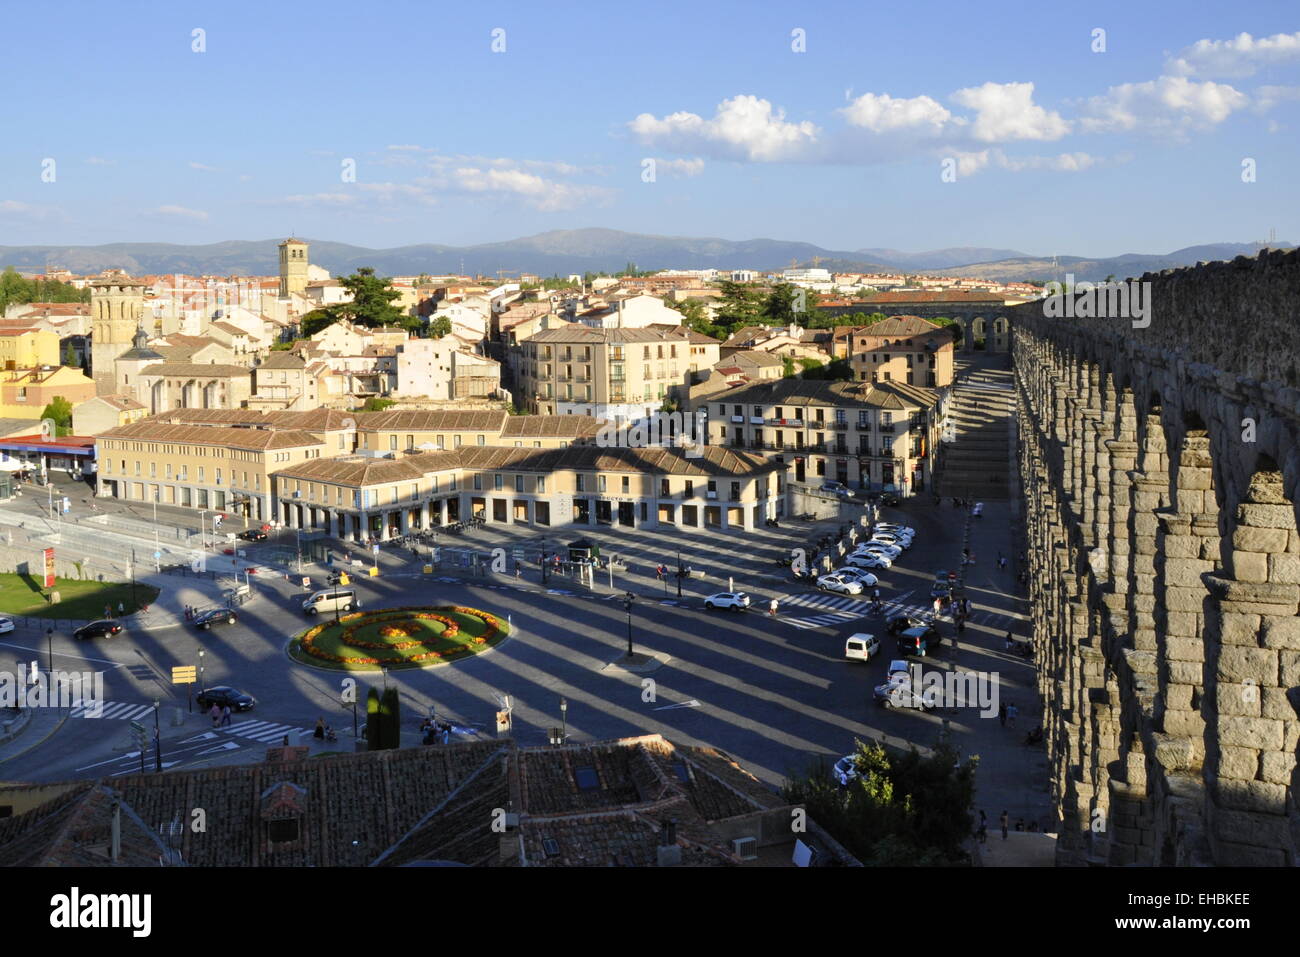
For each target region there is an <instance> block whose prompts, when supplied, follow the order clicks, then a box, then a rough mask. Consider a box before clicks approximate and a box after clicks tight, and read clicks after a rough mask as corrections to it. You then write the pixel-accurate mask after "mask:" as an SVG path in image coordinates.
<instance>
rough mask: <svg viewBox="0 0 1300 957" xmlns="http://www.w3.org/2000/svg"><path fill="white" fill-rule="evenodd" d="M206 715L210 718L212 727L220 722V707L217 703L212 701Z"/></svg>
mask: <svg viewBox="0 0 1300 957" xmlns="http://www.w3.org/2000/svg"><path fill="white" fill-rule="evenodd" d="M208 717H209V718H211V719H212V727H214V728H215V727H217V726H218V725H219V724H220V723H221V709H220V708H218V707H217V703H216V702H215V701H214V702H212V707H211V708H209V709H208Z"/></svg>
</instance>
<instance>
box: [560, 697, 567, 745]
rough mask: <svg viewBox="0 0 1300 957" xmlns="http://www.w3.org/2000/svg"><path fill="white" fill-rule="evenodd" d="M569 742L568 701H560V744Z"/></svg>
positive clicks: (564, 699)
mask: <svg viewBox="0 0 1300 957" xmlns="http://www.w3.org/2000/svg"><path fill="white" fill-rule="evenodd" d="M568 740H569V699H568V698H561V699H560V743H561V744H563V743H564V742H566V741H568Z"/></svg>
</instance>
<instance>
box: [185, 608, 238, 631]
mask: <svg viewBox="0 0 1300 957" xmlns="http://www.w3.org/2000/svg"><path fill="white" fill-rule="evenodd" d="M238 618H239V616H238V615H236V614H235V613H234V612H233V611H231V610H230V609H229V608H209V609H208V610H207V611H201V612H199V613H198V614H197V615H195V616H194V624H196V625H198V626H199V627H200V628H202V629H203V630H204V631H207V630H208V629H209V628H211V627H212V626H213V625H219V624H221V623H223V622H224V623H225V624H227V625H233V624H234V623H235V622H236V620H238Z"/></svg>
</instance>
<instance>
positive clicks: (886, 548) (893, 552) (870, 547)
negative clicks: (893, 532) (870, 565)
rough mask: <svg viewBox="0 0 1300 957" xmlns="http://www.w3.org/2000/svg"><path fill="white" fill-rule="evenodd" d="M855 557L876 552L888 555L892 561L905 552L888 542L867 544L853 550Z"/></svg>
mask: <svg viewBox="0 0 1300 957" xmlns="http://www.w3.org/2000/svg"><path fill="white" fill-rule="evenodd" d="M853 552H854V554H855V555H863V554H866V553H868V552H875V553H876V554H878V555H888V556H889V558H890V560H891V561H892V560H893V559H895V558H897V557H898V556H899V555H901V554H903V550H902V549H901V548H899V547H898V546H897V545H890V544H889V543H888V542H866V543H865V544H862V545H859V546H858V547H857V548H855V549H854V550H853Z"/></svg>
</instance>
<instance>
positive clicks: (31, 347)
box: [0, 329, 59, 369]
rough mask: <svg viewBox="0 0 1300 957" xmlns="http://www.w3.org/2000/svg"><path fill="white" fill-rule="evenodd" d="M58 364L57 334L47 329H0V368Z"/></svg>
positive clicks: (23, 367) (28, 367)
mask: <svg viewBox="0 0 1300 957" xmlns="http://www.w3.org/2000/svg"><path fill="white" fill-rule="evenodd" d="M58 364H59V334H58V333H57V332H51V331H49V330H47V329H0V369H32V368H35V367H37V366H56V365H58Z"/></svg>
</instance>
